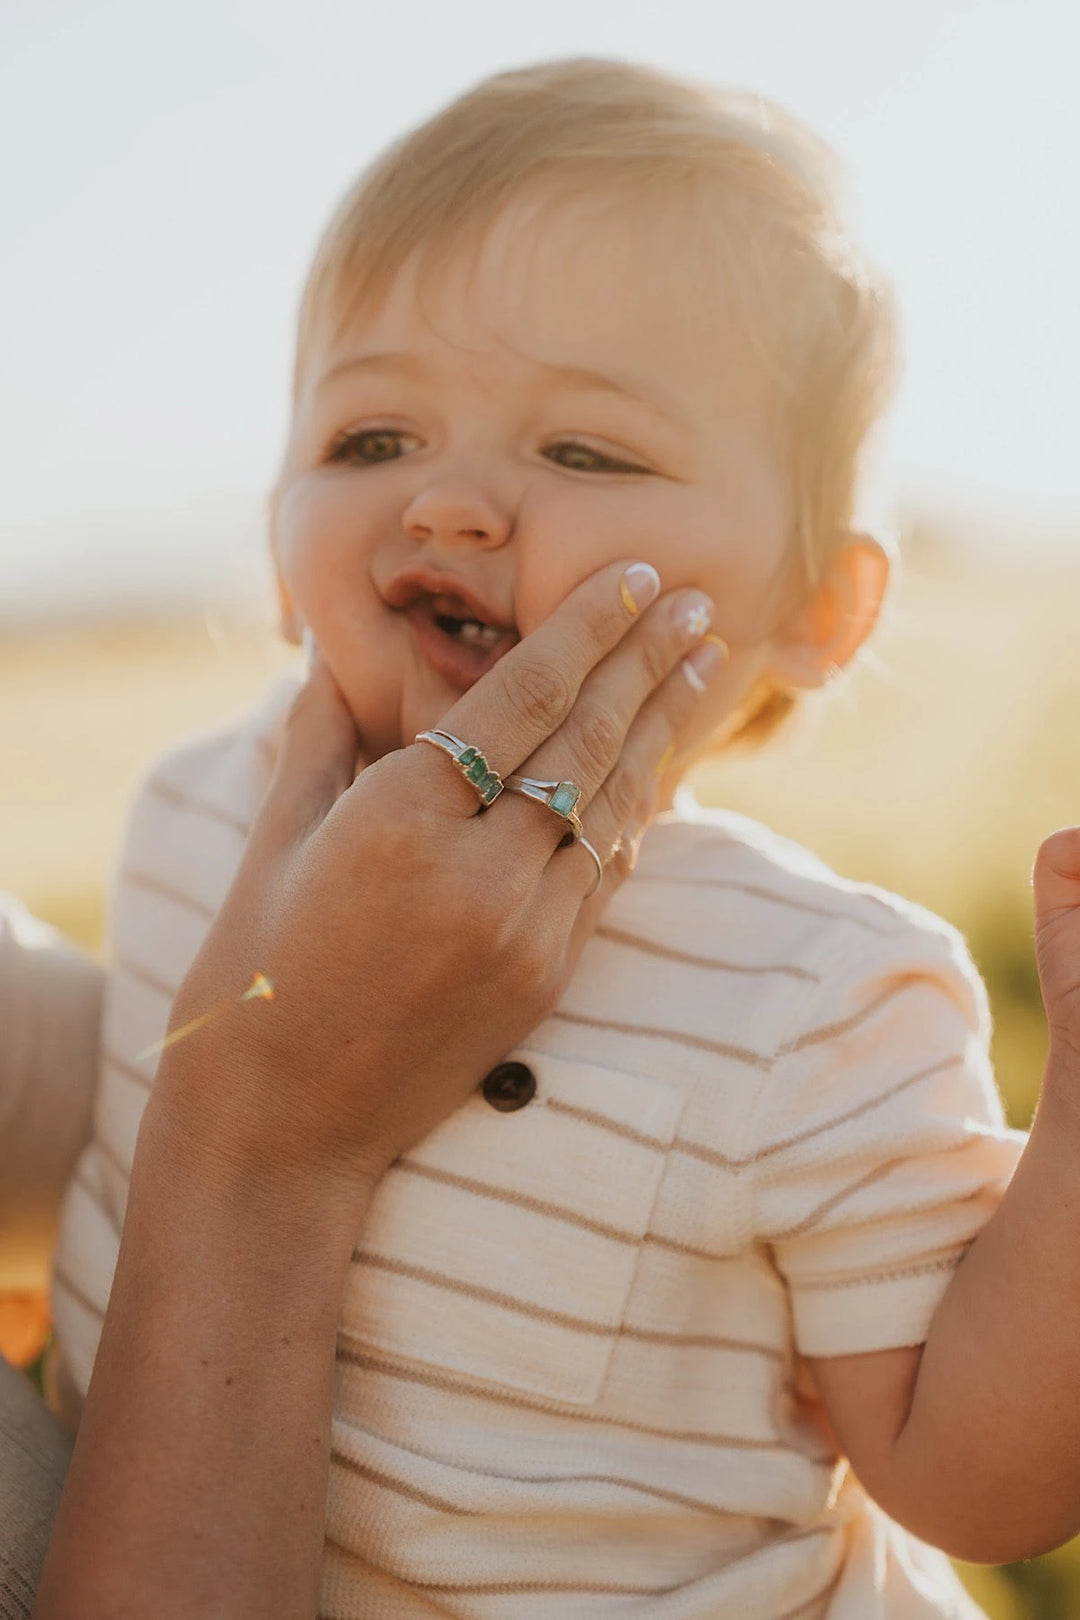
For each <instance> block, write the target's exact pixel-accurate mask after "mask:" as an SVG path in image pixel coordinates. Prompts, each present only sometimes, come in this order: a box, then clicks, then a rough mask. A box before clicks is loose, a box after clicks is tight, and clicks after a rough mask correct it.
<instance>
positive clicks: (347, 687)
mask: <svg viewBox="0 0 1080 1620" xmlns="http://www.w3.org/2000/svg"><path fill="white" fill-rule="evenodd" d="M377 532H378V520H377V518H376V517H373V516H372V517H369V518H368V520H367V521H366V522H365V519H364V518H363V517H360V518H359V519H358V516H357V511H356V503H355V501H354V500H352V501H348V500H347V499H346V498H344V497H343V495H342V494H341V493H340V492H339V491H336V490H333V489H331V490H327V489H325V488H323V489H318V488H312V487H311V486H310V485H308V484H306V481H305V480H299V481H298V483H297V484H296V485H295V486H294V487H293V488H292V489H291V490H290V491H289V492H288V493H287V494H286V496H285V497H284V498H283V499H282V501H281V502H280V504H279V507H278V512H277V521H276V524H275V544H274V563H275V567H276V570H277V576H278V582H279V585H280V587H281V589H282V591H283V594H284V596H285V597H286V599H287V601H288V603H289V604H290V606H291V608H292V611H293V614H294V616H295V618H296V620H297V625H298V628H300V627H302V626H305V625H306V626H309V627H310V629H311V631H312V633H313V635H314V636H315V639H316V641H317V642H318V643H319V646H320V648H321V650H322V653H323V656H324V657H325V659H326V661H327V663H328V664H329V666H330V668H331V670H332V671H333V674H334V677H335V679H336V680H337V682H338V684H339V686H340V687H341V689H342V691H343V693H344V694H345V698H346V700H347V702H348V704H349V707H350V709H351V710H352V713H353V717H354V719H355V720H356V723H357V726H358V727H359V729H360V732H361V735H362V736H363V738H364V740H365V743H366V744H367V745H368V746H370V747H372V748H376V749H377V750H378V751H379V752H380V753H382V752H385V751H387V749H389V748H392V747H396V746H397V741H396V737H397V716H398V714H399V710H400V691H401V684H402V680H403V677H404V670H403V667H402V668H400V669H399V667H398V666H399V665H401V664H402V647H401V637H400V635H395V634H394V633H393V632H394V630H395V629H396V628H397V627H396V625H395V624H394V622H393V620H392V617H391V615H389V614H388V613H387V611H386V608H385V607H384V606H383V604H382V602H381V601H380V600H379V598H378V596H377V594H376V592H375V588H374V586H373V585H372V582H371V569H370V551H371V547H372V544H373V540H372V536H373V535H374V534H375V533H377Z"/></svg>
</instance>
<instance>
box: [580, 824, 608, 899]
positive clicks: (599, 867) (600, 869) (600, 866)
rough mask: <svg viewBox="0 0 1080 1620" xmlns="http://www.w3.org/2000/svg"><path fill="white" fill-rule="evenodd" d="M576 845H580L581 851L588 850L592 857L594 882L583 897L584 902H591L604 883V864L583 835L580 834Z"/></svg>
mask: <svg viewBox="0 0 1080 1620" xmlns="http://www.w3.org/2000/svg"><path fill="white" fill-rule="evenodd" d="M578 843H579V844H580V845H581V847H582V849H587V850H588V852H589V854H590V855H591V856H592V858H593V861H594V862H595V864H596V882H595V883H594V884H593V886H592V888H591V889H590V890H589V892H588V894H587V895H586V896H585V898H586V900H591V899H592V897H593V895H594V894H595V893H596V891H597V890H598V889H599V887H600V885H601V883H603V881H604V863H603V861H602V860H601V859H600V857H599V855H598V854H597V853H596V851H595V849H593V847H592V845H591V844H590V843H589V840H588V839H587V838H586V836H585V834H584V833H582V834H581V835H580V837H579V838H578Z"/></svg>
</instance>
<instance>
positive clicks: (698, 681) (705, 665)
mask: <svg viewBox="0 0 1080 1620" xmlns="http://www.w3.org/2000/svg"><path fill="white" fill-rule="evenodd" d="M727 656H728V646H727V642H726V641H723V640H721V638H720V637H719V636H708V637H707V638H706V639H705V640H704V641H703V642H702V643H701V646H700V647H695V648H694V650H693V652H692V653H688V654H687V655H686V657H685V658H684V659H683V661H682V664H681V666H680V667H681V669H682V672H683V674H684V675H685V676H686V678H687V680H688V681H689V682H690V685H691V686H692V687H693V689H694V691H695V692H704V691H705V690H706V686H707V683H708V679H709V676H710V675H712V674H713V673H714V672H715V671H716V670H718V669H719V668H720V665H721V664H722V663H724V662H725V660H726V659H727Z"/></svg>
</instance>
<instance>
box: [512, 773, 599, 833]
mask: <svg viewBox="0 0 1080 1620" xmlns="http://www.w3.org/2000/svg"><path fill="white" fill-rule="evenodd" d="M503 786H504V787H508V788H512V789H513V791H514V792H515V793H524V794H525V796H526V798H528V799H535V800H536V802H537V804H544V805H546V806H547V808H548V809H549V810H554V812H555V814H556V815H557V816H561V817H562V819H563V820H564V821H565V822H567V823H568V825H569V827H570V829H571V831H572V832H573V834H574V842H575V844H576V843H577V842H578V841H579V840H580V838H581V837H582V834H583V832H584V828H583V827H582V825H581V817H580V816H579V815H578V813H577V802H578V800H579V799H580V798H581V789H580V788H579V787H578V785H577V783H576V782H539V781H537V779H536V777H535V776H518V775H516V774H515V775H514V776H508V777H507V778H506V781H505V782H504V783H503Z"/></svg>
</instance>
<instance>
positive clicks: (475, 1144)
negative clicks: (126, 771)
mask: <svg viewBox="0 0 1080 1620" xmlns="http://www.w3.org/2000/svg"><path fill="white" fill-rule="evenodd" d="M287 695H288V694H287V693H285V692H283V691H280V690H279V691H277V692H275V694H274V695H273V696H272V698H271V699H270V701H269V702H268V703H267V704H266V705H265V706H264V707H263V708H262V709H260V710H259V711H258V712H257V713H256V714H255V715H254V716H252V717H250V718H248V719H247V720H245V721H243V722H242V723H240V724H239V725H238V726H236V727H234V728H232V729H230V730H228V731H226V732H222V733H220V734H218V735H215V736H212V737H210V738H208V739H207V738H204V739H201V740H198V741H196V742H195V743H193V744H189V745H187V746H186V747H182V748H181V749H179V750H178V751H175V752H173V753H172V754H170V755H168V756H167V757H166V758H165V759H164V760H163V761H162V762H161V763H160V764H159V765H158V767H157V768H156V769H155V770H154V771H153V772H152V774H151V775H150V777H149V780H148V781H147V783H146V785H145V786H144V788H143V789H142V791H141V793H140V794H139V796H138V799H137V802H136V804H135V807H134V811H133V814H132V818H131V823H130V827H129V831H128V836H127V842H126V847H125V850H124V853H123V857H122V863H121V870H120V872H119V876H118V880H117V884H116V890H115V895H114V899H113V905H112V970H111V984H110V988H109V991H108V993H107V998H106V1010H105V1018H104V1052H103V1074H102V1080H101V1086H100V1093H99V1097H98V1100H97V1106H96V1110H95V1134H94V1139H93V1141H92V1143H91V1145H90V1146H89V1148H88V1149H87V1150H86V1151H85V1153H84V1154H83V1156H82V1159H81V1160H80V1163H79V1166H78V1169H77V1172H76V1175H75V1177H74V1180H73V1183H72V1185H71V1187H70V1188H69V1191H68V1194H67V1197H66V1200H65V1205H64V1210H63V1215H62V1230H61V1238H60V1242H59V1246H58V1250H57V1256H56V1265H55V1275H54V1286H53V1304H54V1312H55V1318H56V1322H57V1332H58V1344H59V1346H60V1350H59V1364H60V1370H61V1373H62V1376H61V1377H60V1378H59V1379H58V1382H59V1383H61V1384H63V1383H65V1382H66V1384H67V1385H68V1386H69V1387H72V1388H73V1389H74V1390H75V1391H76V1392H77V1393H78V1394H79V1395H81V1393H83V1392H85V1389H86V1387H87V1384H88V1382H89V1377H90V1371H91V1367H92V1364H93V1359H94V1354H95V1350H96V1346H97V1342H98V1336H99V1331H100V1326H101V1318H102V1313H103V1311H104V1308H105V1305H106V1303H107V1300H108V1292H109V1286H110V1281H111V1277H112V1272H113V1267H114V1264H115V1259H116V1253H117V1247H118V1241H119V1233H120V1229H121V1224H122V1222H123V1218H124V1207H125V1198H126V1193H127V1185H128V1173H129V1169H130V1165H131V1160H132V1154H133V1150H134V1145H135V1136H136V1132H137V1130H138V1125H139V1120H140V1116H141V1112H142V1108H143V1105H144V1103H145V1100H146V1096H147V1093H148V1088H149V1086H150V1083H151V1074H152V1063H144V1062H143V1063H141V1062H140V1061H139V1059H138V1056H137V1054H138V1053H140V1052H141V1051H142V1050H143V1049H144V1048H146V1047H147V1046H149V1045H151V1044H152V1043H153V1042H154V1041H156V1040H158V1039H159V1038H160V1037H161V1035H162V1034H163V1032H164V1030H165V1027H166V1020H167V1017H168V1013H169V1006H170V1002H171V1000H172V998H173V995H174V992H175V990H176V988H177V986H178V984H179V982H180V980H181V978H182V976H183V975H184V973H185V971H186V969H187V966H188V964H189V963H190V961H191V959H192V957H193V955H194V953H195V952H196V950H197V949H198V947H199V944H200V942H201V940H202V938H203V935H204V933H205V931H206V929H207V926H208V924H209V922H210V919H211V918H212V917H213V915H214V913H215V910H216V908H217V906H218V905H219V904H220V902H221V900H222V898H223V895H224V892H225V889H226V887H227V885H228V883H229V881H230V879H231V876H232V874H233V872H234V870H235V867H236V865H237V862H238V860H239V858H240V854H241V851H242V848H243V845H244V840H245V836H246V833H247V829H248V827H249V825H250V823H251V820H252V817H253V815H254V813H255V811H256V808H257V805H258V802H259V800H260V797H261V795H262V793H263V791H264V790H265V785H266V782H267V779H268V773H269V770H270V767H271V764H272V759H273V753H274V740H275V735H276V727H277V724H278V723H279V720H280V715H281V712H282V708H283V704H284V701H285V698H286V697H287ZM538 813H540V812H538ZM495 814H498V811H497V810H496V811H495ZM988 1033H989V1015H988V1009H987V1003H986V997H985V992H984V990H983V986H982V984H981V981H980V980H979V978H978V975H977V974H976V972H975V970H974V968H973V966H972V964H971V961H970V958H969V956H968V953H967V951H966V949H965V946H964V944H963V942H962V940H961V938H960V936H959V935H958V934H957V933H956V932H955V930H954V929H952V928H951V927H950V926H949V925H948V924H946V923H944V922H942V921H941V920H940V919H939V918H937V917H934V916H932V915H931V914H929V913H928V912H925V911H923V910H921V909H920V908H918V907H916V906H913V905H911V904H909V903H907V902H905V901H904V900H901V899H898V898H897V897H895V896H893V895H890V894H886V893H884V892H882V891H880V890H877V889H874V888H872V887H869V886H867V885H863V884H856V883H851V882H847V881H845V880H843V879H841V878H839V877H837V876H836V874H835V873H833V872H831V871H830V870H829V869H828V868H827V867H826V866H825V865H823V864H822V863H821V862H820V861H819V860H817V858H816V857H814V856H812V855H811V854H809V853H808V852H807V851H806V850H804V849H802V848H800V847H798V846H797V845H794V844H792V843H789V842H787V841H785V840H783V839H781V838H779V837H777V836H776V835H774V834H773V833H771V832H770V831H768V830H767V829H766V828H764V827H762V826H760V825H759V824H757V823H754V822H751V821H749V820H747V819H745V818H743V817H740V816H737V815H734V814H729V813H724V812H706V811H703V810H701V809H700V808H699V807H695V806H694V805H693V803H692V801H690V802H689V803H686V802H683V803H680V806H679V808H678V810H677V811H676V812H673V813H670V814H668V815H665V816H663V817H661V818H660V820H659V821H658V822H657V823H656V824H654V826H653V827H652V828H651V829H650V830H649V832H648V834H647V835H646V838H645V840H644V843H643V846H642V851H641V856H640V860H639V864H638V867H637V870H636V871H635V873H634V875H633V876H632V877H631V879H630V880H629V881H628V882H627V883H625V884H624V885H623V886H622V888H621V889H620V890H619V892H618V894H617V895H616V896H615V897H614V899H613V901H612V902H611V904H610V906H609V907H608V910H607V911H606V913H605V915H604V918H603V920H602V922H601V924H600V926H599V927H598V928H597V930H596V933H595V936H594V937H593V938H592V939H591V940H590V942H589V944H588V945H587V947H586V949H585V951H584V953H583V954H582V956H581V958H580V960H579V963H578V965H577V967H576V969H575V971H574V974H573V977H572V979H571V981H570V983H569V985H568V986H567V988H566V990H565V992H564V994H563V996H562V999H561V1001H560V1003H559V1004H558V1006H557V1007H556V1009H555V1010H554V1012H553V1013H552V1014H551V1016H550V1017H549V1018H547V1019H546V1020H545V1021H544V1022H543V1023H542V1024H541V1025H540V1026H539V1027H538V1028H536V1029H534V1030H532V1031H531V1033H529V1034H528V1036H527V1037H525V1038H524V1039H523V1040H522V1041H521V1042H520V1044H519V1046H518V1047H516V1048H515V1049H514V1051H513V1052H511V1053H508V1054H507V1057H508V1058H510V1059H513V1060H516V1061H519V1062H521V1063H524V1064H526V1065H527V1066H528V1068H529V1069H530V1070H531V1071H532V1074H533V1076H534V1077H535V1081H536V1091H535V1095H534V1096H533V1097H532V1100H531V1101H529V1102H528V1103H527V1105H525V1106H522V1107H520V1108H518V1109H516V1110H514V1111H510V1112H504V1111H500V1110H497V1109H495V1108H494V1107H492V1106H491V1105H490V1104H489V1103H488V1102H487V1101H486V1100H485V1097H484V1094H483V1091H482V1090H481V1089H479V1088H478V1090H477V1092H476V1093H475V1094H474V1096H473V1097H472V1098H471V1099H470V1100H469V1101H468V1102H467V1103H466V1104H465V1106H464V1107H462V1108H460V1109H459V1110H458V1111H457V1112H456V1113H454V1114H452V1115H451V1116H450V1117H449V1118H448V1119H446V1120H445V1121H444V1122H443V1123H442V1124H441V1125H439V1126H438V1127H437V1128H436V1129H435V1130H434V1131H433V1132H432V1133H431V1134H430V1135H429V1136H428V1137H426V1138H425V1139H424V1140H423V1141H422V1142H420V1143H418V1144H417V1145H416V1146H415V1147H414V1148H412V1149H411V1150H410V1151H409V1152H408V1153H407V1154H405V1156H404V1157H403V1158H402V1159H400V1160H399V1161H398V1162H397V1163H396V1164H394V1165H393V1166H392V1167H391V1169H390V1170H389V1171H388V1172H387V1174H386V1176H385V1177H384V1179H383V1181H382V1182H381V1183H380V1186H379V1188H378V1190H377V1194H376V1197H375V1200H374V1203H373V1205H372V1207H371V1209H370V1212H369V1214H368V1216H367V1218H366V1219H365V1223H364V1226H363V1229H362V1230H361V1231H360V1232H358V1234H357V1242H356V1249H355V1253H354V1255H353V1263H352V1266H351V1269H350V1276H349V1279H348V1282H347V1286H346V1290H345V1295H344V1299H343V1303H342V1309H341V1316H340V1322H339V1338H338V1360H337V1381H336V1392H335V1405H334V1422H333V1440H332V1456H331V1468H330V1480H329V1494H328V1503H327V1520H326V1543H325V1555H324V1563H323V1580H322V1590H321V1599H320V1605H321V1606H320V1613H321V1614H322V1615H323V1616H325V1617H327V1620H360V1617H364V1620H375V1617H378V1620H386V1617H391V1616H393V1617H397V1616H401V1617H406V1616H408V1617H412V1616H417V1617H420V1616H434V1615H454V1616H468V1617H473V1616H475V1617H477V1620H503V1617H507V1620H510V1617H512V1620H555V1617H558V1620H566V1617H567V1616H572V1617H581V1620H586V1617H588V1620H592V1617H594V1616H595V1617H600V1616H603V1617H605V1620H617V1617H624V1616H626V1617H628V1616H631V1615H641V1614H648V1615H649V1617H650V1620H706V1617H710V1620H713V1617H716V1616H720V1615H724V1616H728V1615H730V1616H733V1617H736V1616H737V1617H738V1620H796V1617H798V1620H823V1617H826V1616H827V1617H829V1620H876V1617H880V1620H915V1617H922V1616H931V1615H934V1616H942V1615H950V1616H957V1617H960V1616H962V1617H971V1616H974V1615H977V1614H978V1613H979V1611H978V1610H977V1609H976V1608H975V1606H974V1605H973V1604H972V1603H971V1602H970V1600H969V1599H968V1598H967V1597H966V1596H965V1594H964V1593H963V1591H962V1588H961V1587H960V1585H959V1582H958V1581H957V1580H956V1577H955V1576H954V1574H953V1573H952V1570H951V1566H950V1565H949V1563H948V1560H947V1559H946V1558H945V1557H944V1555H943V1554H941V1553H938V1552H936V1551H934V1550H932V1549H930V1548H929V1547H927V1546H925V1545H924V1544H922V1543H921V1542H918V1541H916V1540H915V1539H914V1538H913V1537H911V1536H910V1535H909V1534H908V1533H907V1532H906V1531H903V1530H902V1529H900V1527H899V1526H897V1525H895V1524H894V1523H893V1522H892V1521H890V1520H889V1519H888V1518H887V1517H886V1516H885V1515H884V1514H883V1513H882V1512H881V1511H880V1509H878V1508H877V1506H876V1505H875V1504H874V1503H873V1502H872V1501H871V1500H870V1499H869V1498H868V1496H867V1495H866V1494H865V1492H864V1491H863V1489H862V1487H861V1486H860V1485H859V1483H858V1482H857V1481H856V1480H855V1478H854V1476H853V1475H852V1474H851V1473H850V1471H849V1469H848V1466H847V1464H846V1462H845V1461H844V1459H843V1458H841V1457H839V1456H838V1454H837V1452H836V1449H835V1445H834V1443H833V1441H832V1439H831V1437H830V1434H829V1431H828V1428H827V1425H826V1424H825V1422H824V1421H823V1416H822V1413H821V1409H820V1406H819V1405H818V1403H817V1402H816V1400H815V1398H814V1390H813V1385H812V1383H811V1380H810V1376H809V1371H808V1368H807V1366H806V1363H805V1360H804V1357H806V1356H829V1355H844V1354H850V1353H852V1352H858V1351H868V1350H879V1349H885V1348H889V1347H895V1346H899V1345H912V1344H918V1343H921V1342H922V1341H923V1340H924V1339H925V1337H926V1334H927V1330H928V1327H929V1324H930V1319H931V1317H932V1315H933V1312H934V1308H935V1306H936V1305H937V1303H938V1301H939V1300H940V1299H941V1297H942V1295H943V1294H944V1292H945V1289H946V1288H947V1287H948V1284H949V1281H950V1278H951V1276H952V1273H953V1271H954V1269H955V1267H956V1265H957V1263H958V1262H959V1260H960V1258H961V1257H962V1255H963V1254H964V1251H965V1249H966V1247H967V1246H968V1245H969V1244H970V1243H971V1241H972V1240H973V1239H974V1237H975V1236H976V1235H977V1233H978V1232H979V1230H980V1229H981V1227H982V1226H983V1225H984V1223H985V1222H986V1220H987V1219H988V1218H989V1216H990V1215H991V1214H992V1212H993V1210H994V1208H995V1207H996V1205H997V1203H998V1201H999V1199H1000V1197H1001V1194H1002V1192H1003V1190H1004V1188H1005V1186H1006V1184H1007V1182H1008V1179H1009V1177H1010V1175H1011V1173H1012V1170H1013V1168H1014V1166H1015V1163H1016V1160H1017V1158H1018V1156H1019V1153H1020V1152H1021V1150H1022V1148H1023V1145H1024V1141H1025V1137H1024V1135H1023V1134H1022V1133H1020V1132H1018V1131H1012V1130H1009V1129H1007V1128H1006V1125H1005V1121H1004V1116H1003V1112H1002V1106H1001V1101H1000V1098H999V1095H998V1092H997V1089H996V1087H995V1084H994V1080H993V1076H992V1073H991V1070H990V1066H989V1061H988V1057H987V1041H988Z"/></svg>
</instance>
